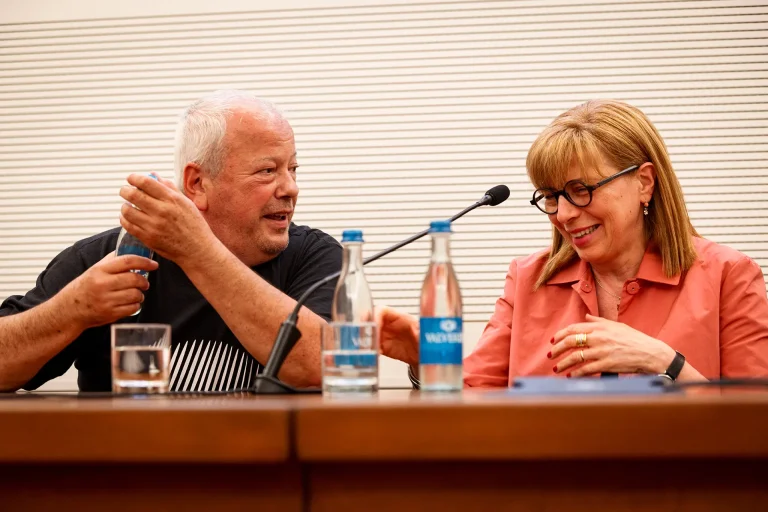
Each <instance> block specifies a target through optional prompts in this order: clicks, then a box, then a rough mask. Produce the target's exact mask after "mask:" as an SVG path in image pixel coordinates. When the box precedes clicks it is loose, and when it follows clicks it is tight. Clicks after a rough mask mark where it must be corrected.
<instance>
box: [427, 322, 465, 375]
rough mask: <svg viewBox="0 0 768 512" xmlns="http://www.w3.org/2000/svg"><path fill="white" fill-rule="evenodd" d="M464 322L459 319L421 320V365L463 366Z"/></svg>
mask: <svg viewBox="0 0 768 512" xmlns="http://www.w3.org/2000/svg"><path fill="white" fill-rule="evenodd" d="M462 330H463V328H462V322H461V318H459V317H427V318H421V319H420V320H419V331H420V335H419V363H420V364H461V359H462Z"/></svg>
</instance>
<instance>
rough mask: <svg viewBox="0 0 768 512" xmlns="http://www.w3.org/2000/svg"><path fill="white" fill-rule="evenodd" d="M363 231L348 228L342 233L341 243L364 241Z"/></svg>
mask: <svg viewBox="0 0 768 512" xmlns="http://www.w3.org/2000/svg"><path fill="white" fill-rule="evenodd" d="M362 241H363V232H362V231H360V230H359V229H347V230H344V231H343V232H342V233H341V243H344V242H362Z"/></svg>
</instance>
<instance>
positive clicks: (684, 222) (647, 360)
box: [378, 100, 768, 386]
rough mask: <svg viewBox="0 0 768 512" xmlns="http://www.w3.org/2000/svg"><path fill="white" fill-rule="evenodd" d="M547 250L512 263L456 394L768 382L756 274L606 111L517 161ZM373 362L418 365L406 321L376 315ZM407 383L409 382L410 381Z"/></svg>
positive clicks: (651, 152)
mask: <svg viewBox="0 0 768 512" xmlns="http://www.w3.org/2000/svg"><path fill="white" fill-rule="evenodd" d="M526 167H527V168H528V176H529V178H530V180H531V182H532V183H533V185H534V187H535V188H536V191H535V192H534V194H533V199H532V200H531V204H532V207H535V208H537V209H538V210H540V211H541V212H542V213H543V214H545V215H547V216H548V217H549V220H550V222H551V223H552V245H551V247H550V248H548V249H546V250H544V251H541V252H538V253H535V254H533V255H531V256H528V257H524V258H520V259H516V260H514V261H512V263H511V265H510V267H509V272H508V273H507V277H506V283H505V286H504V292H503V294H502V296H501V297H500V298H499V299H498V300H497V302H496V308H495V311H494V314H493V316H492V317H491V319H490V321H489V322H488V325H487V326H486V328H485V330H484V331H483V334H482V336H481V338H480V340H479V342H478V345H477V347H476V348H475V350H474V352H473V353H472V354H471V355H469V356H468V357H467V358H466V359H465V361H464V383H465V385H467V386H508V385H510V384H511V383H512V380H513V379H514V378H515V377H517V376H530V375H550V376H552V375H560V376H567V377H581V376H593V375H599V374H601V373H604V372H606V373H618V374H626V373H642V374H658V375H661V376H664V377H666V378H668V379H670V380H680V381H691V380H703V379H717V378H721V377H756V376H768V298H766V288H765V281H764V278H763V273H762V270H761V269H760V267H759V266H758V265H757V264H756V263H755V262H754V261H752V260H751V259H750V258H749V257H747V256H745V255H744V254H742V253H740V252H738V251H736V250H734V249H731V248H728V247H725V246H722V245H719V244H716V243H714V242H711V241H708V240H706V239H704V238H701V237H700V236H699V235H698V234H697V233H696V230H695V229H694V228H693V226H692V224H691V222H690V219H689V217H688V212H687V210H686V207H685V202H684V200H683V192H682V189H681V187H680V183H679V182H678V180H677V177H676V176H675V173H674V170H673V168H672V164H671V162H670V159H669V155H668V153H667V149H666V146H665V145H664V142H663V140H662V138H661V136H660V135H659V133H658V132H657V131H656V128H655V127H654V126H653V124H651V122H650V120H648V118H647V117H646V116H645V115H644V114H643V113H642V112H641V111H640V110H638V109H637V108H635V107H632V106H631V105H628V104H626V103H622V102H619V101H608V100H603V101H589V102H587V103H584V104H582V105H579V106H577V107H575V108H573V109H571V110H568V111H567V112H565V113H563V114H561V115H560V116H558V117H557V118H556V119H555V120H554V121H553V122H552V123H551V124H550V125H549V126H548V127H547V128H546V129H545V130H544V131H543V132H542V133H541V134H540V135H539V136H538V138H537V139H536V141H535V142H534V143H533V145H532V147H531V149H530V152H529V154H528V159H527V162H526ZM378 319H379V325H380V332H381V346H382V352H383V353H384V354H386V355H390V356H391V357H395V358H398V359H401V360H404V361H405V362H407V363H409V364H410V365H411V372H412V375H413V374H416V375H417V374H418V373H416V372H415V371H414V370H413V368H415V367H416V365H417V364H418V322H417V321H416V320H415V319H413V318H412V317H410V316H408V315H404V314H402V313H399V312H396V311H394V310H392V309H388V308H384V309H383V310H382V311H380V312H379V316H378ZM412 380H413V378H412Z"/></svg>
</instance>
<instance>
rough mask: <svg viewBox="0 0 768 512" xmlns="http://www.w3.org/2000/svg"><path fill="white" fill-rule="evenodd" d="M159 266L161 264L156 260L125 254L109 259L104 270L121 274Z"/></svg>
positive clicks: (148, 269)
mask: <svg viewBox="0 0 768 512" xmlns="http://www.w3.org/2000/svg"><path fill="white" fill-rule="evenodd" d="M159 266H160V264H159V263H158V262H156V261H155V260H151V259H149V258H145V257H143V256H137V255H135V254H123V255H122V256H115V257H114V258H111V259H110V260H109V261H107V262H106V264H105V265H104V270H105V271H106V272H109V273H110V274H120V273H122V272H128V271H129V270H147V271H151V270H157V267H159Z"/></svg>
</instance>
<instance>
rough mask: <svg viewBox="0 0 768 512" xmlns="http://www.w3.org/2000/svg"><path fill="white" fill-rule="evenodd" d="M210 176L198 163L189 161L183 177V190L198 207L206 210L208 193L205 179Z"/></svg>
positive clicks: (202, 210)
mask: <svg viewBox="0 0 768 512" xmlns="http://www.w3.org/2000/svg"><path fill="white" fill-rule="evenodd" d="M207 179H208V177H207V176H206V174H205V173H204V172H203V170H202V169H201V168H200V166H199V165H197V164H196V163H192V162H190V163H188V164H187V166H186V167H184V171H183V176H182V179H181V192H182V193H183V194H184V195H185V196H187V197H188V198H190V199H191V200H192V202H193V203H195V206H197V209H198V210H200V211H201V212H204V211H206V210H207V209H208V196H207V195H206V193H205V192H206V189H207V188H208V187H206V186H205V180H207Z"/></svg>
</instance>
